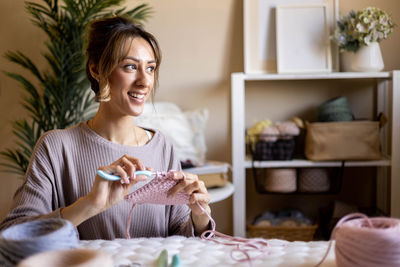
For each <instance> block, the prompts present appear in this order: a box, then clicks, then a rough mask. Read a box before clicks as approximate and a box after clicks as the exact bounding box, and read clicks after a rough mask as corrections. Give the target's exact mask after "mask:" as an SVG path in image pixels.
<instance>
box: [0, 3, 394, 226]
mask: <svg viewBox="0 0 400 267" xmlns="http://www.w3.org/2000/svg"><path fill="white" fill-rule="evenodd" d="M35 1H36V2H39V0H35ZM254 1H255V0H254ZM147 2H148V3H149V4H150V5H151V6H152V7H153V8H154V10H155V13H154V15H153V17H152V18H151V19H150V20H149V21H148V23H147V25H146V28H147V29H148V30H150V31H151V32H153V33H154V34H155V35H156V36H157V37H158V39H159V41H160V43H161V46H162V50H163V63H162V67H161V74H160V88H159V91H158V96H157V100H165V101H173V102H175V103H177V104H178V105H180V106H181V107H182V108H183V109H192V108H200V107H205V108H208V109H209V110H210V115H211V116H210V120H209V123H208V128H207V132H206V139H207V145H208V158H209V159H215V160H225V161H230V158H231V146H230V135H231V134H230V113H229V110H230V73H232V72H240V71H243V33H242V32H243V26H242V20H243V16H242V12H243V9H242V4H243V1H241V0H217V1H215V0H190V1H187V0H163V1H161V0H149V1H147ZM126 3H127V5H128V6H135V5H136V4H137V3H138V1H133V0H129V1H127V2H126ZM339 5H340V11H342V12H345V13H347V12H348V11H349V10H350V9H361V8H363V7H366V6H368V5H373V6H377V7H380V8H382V9H384V10H386V11H388V12H391V13H392V15H393V17H394V20H395V22H397V24H399V25H400V1H398V0H340V1H339ZM0 22H1V24H2V27H0V34H1V36H2V38H1V39H0V54H1V55H3V54H4V53H5V51H7V50H21V51H22V52H24V53H26V54H27V55H29V56H30V57H31V58H32V59H33V61H34V62H38V64H39V65H40V66H41V68H43V67H44V65H43V59H42V57H41V56H40V51H44V49H45V48H44V47H43V41H44V35H43V34H42V33H41V32H40V30H38V29H37V28H35V27H34V26H32V24H31V23H30V21H29V18H28V17H27V15H26V12H25V11H24V8H23V3H22V1H1V2H0ZM381 47H382V53H383V57H384V61H385V66H386V67H385V68H386V69H387V70H390V69H400V48H399V47H400V30H399V28H398V27H397V28H396V29H395V31H394V33H393V34H392V35H391V36H390V38H389V39H388V40H386V41H384V42H382V43H381ZM0 65H1V66H2V67H1V69H2V70H7V71H20V70H19V69H18V68H17V67H16V66H14V65H13V64H10V63H9V62H7V61H6V60H5V59H4V58H3V57H1V58H0ZM264 86H265V85H264V84H263V83H255V84H253V85H252V86H251V88H252V90H251V92H249V95H248V96H249V101H248V102H247V103H248V104H247V106H248V107H249V108H248V110H247V116H246V119H247V124H251V123H252V122H253V120H254V119H263V118H271V119H274V120H283V119H287V118H289V117H291V116H293V115H302V116H304V117H312V116H313V115H312V111H311V108H312V107H314V106H316V105H317V104H318V103H319V102H320V101H322V100H323V99H326V98H327V97H330V96H333V95H336V94H341V93H346V90H345V89H346V87H345V86H340V84H339V85H338V84H328V85H327V84H325V83H313V84H310V83H308V82H301V83H285V84H283V85H282V84H278V83H276V84H274V83H273V84H269V90H268V94H266V93H265V90H262V87H264ZM299 86H300V87H302V88H306V89H307V90H311V91H310V92H311V94H310V95H312V97H310V95H306V94H303V93H299V90H296V88H298V87H299ZM325 86H328V87H329V88H331V89H330V90H327V91H326V92H324V93H321V91H320V90H318V88H320V87H325ZM346 86H351V85H346ZM365 86H367V85H365ZM361 87H364V85H363V84H361ZM253 89H254V90H253ZM270 89H271V90H270ZM21 92H22V91H21V89H20V88H19V87H18V86H17V84H16V83H15V82H14V81H12V80H11V79H9V78H7V77H6V76H5V75H3V74H1V75H0V125H2V127H1V128H0V150H4V149H5V148H6V147H10V146H12V142H13V135H12V133H11V124H10V121H13V120H15V119H18V118H21V117H22V116H23V115H24V113H23V111H22V109H21V106H20V104H19V103H20V99H21ZM282 92H284V93H283V94H282ZM349 98H350V104H351V105H352V108H353V109H354V112H355V113H356V114H357V115H359V116H361V117H364V116H365V117H368V116H370V114H371V113H370V112H369V111H367V112H365V111H363V110H362V107H363V106H365V105H372V102H373V93H372V92H370V91H367V93H366V92H365V91H362V90H355V92H353V93H352V94H351V95H349ZM271 99H273V101H271V102H269V103H268V102H265V101H268V100H271ZM275 99H279V100H280V101H282V102H283V103H284V104H283V105H282V104H278V101H275ZM282 102H281V103H282ZM265 103H268V108H262V109H260V107H265V106H266V105H265ZM20 183H21V181H20V180H18V179H16V177H15V176H12V175H9V174H5V173H0V219H1V218H3V217H4V216H5V214H6V211H7V209H8V206H9V204H10V200H11V197H12V194H13V192H14V191H15V189H16V187H17V186H18V185H19V184H20ZM213 208H214V213H213V214H214V216H215V218H216V221H217V224H218V228H219V230H221V231H223V232H227V233H231V231H232V224H231V215H232V211H231V210H232V206H231V199H228V200H226V201H223V202H221V203H218V204H215V205H213Z"/></svg>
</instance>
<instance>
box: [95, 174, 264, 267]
mask: <svg viewBox="0 0 400 267" xmlns="http://www.w3.org/2000/svg"><path fill="white" fill-rule="evenodd" d="M99 174H100V175H101V176H102V177H103V178H104V174H102V173H99ZM172 174H173V171H170V172H153V173H152V174H151V176H152V177H153V178H152V179H151V180H150V181H149V182H148V183H146V184H145V185H143V186H142V187H140V188H138V189H136V190H135V191H133V192H132V193H130V194H128V195H127V196H125V200H126V201H129V202H130V203H132V208H131V211H130V212H129V219H128V222H127V228H126V236H127V238H128V239H129V238H130V234H129V226H130V223H131V217H132V212H133V209H134V207H135V205H136V204H143V203H149V204H162V205H179V204H188V203H189V195H188V194H186V193H185V192H183V191H180V192H179V193H177V194H176V195H175V196H174V197H168V191H169V190H170V189H171V188H172V187H174V186H175V185H176V184H177V183H178V182H179V180H175V179H173V178H172V177H173V176H172ZM145 175H147V174H145ZM148 176H150V175H148ZM106 179H108V178H106ZM196 204H197V205H198V206H199V208H200V209H201V210H202V211H203V213H205V214H206V215H207V216H208V218H209V219H210V222H211V230H207V231H205V232H203V233H202V235H201V238H202V239H205V240H210V241H213V242H215V243H219V244H223V245H229V246H234V247H235V248H234V249H233V250H232V251H231V257H232V259H234V260H236V261H239V262H244V261H248V262H249V264H250V265H251V259H254V258H257V257H259V256H261V255H262V254H263V253H266V252H267V250H266V249H267V246H268V243H267V242H266V241H265V240H261V239H246V238H239V237H231V236H228V235H225V234H222V233H219V232H217V231H216V230H215V227H216V224H215V221H214V220H213V218H212V217H211V216H210V214H209V213H208V212H207V211H206V210H205V209H204V208H203V207H202V206H201V205H200V203H198V202H197V203H196ZM250 252H251V253H252V255H251V256H250ZM254 252H256V254H254Z"/></svg>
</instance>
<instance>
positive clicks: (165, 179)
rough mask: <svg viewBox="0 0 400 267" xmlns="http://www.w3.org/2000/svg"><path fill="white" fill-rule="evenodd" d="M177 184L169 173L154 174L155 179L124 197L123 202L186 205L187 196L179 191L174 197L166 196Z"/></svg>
mask: <svg viewBox="0 0 400 267" xmlns="http://www.w3.org/2000/svg"><path fill="white" fill-rule="evenodd" d="M178 182H179V181H178V180H174V179H173V178H172V176H171V172H156V173H155V177H154V178H153V179H152V180H151V181H150V182H149V183H148V184H146V185H144V186H143V187H140V188H138V189H137V190H135V191H134V192H132V193H130V194H129V195H127V196H125V200H127V201H129V202H131V203H134V204H143V203H150V204H162V205H179V204H187V203H188V202H189V195H188V194H186V193H185V192H183V191H180V192H179V193H177V194H176V195H175V196H174V197H168V196H167V193H168V191H169V190H170V189H171V188H172V187H174V186H175V185H176V184H177V183H178Z"/></svg>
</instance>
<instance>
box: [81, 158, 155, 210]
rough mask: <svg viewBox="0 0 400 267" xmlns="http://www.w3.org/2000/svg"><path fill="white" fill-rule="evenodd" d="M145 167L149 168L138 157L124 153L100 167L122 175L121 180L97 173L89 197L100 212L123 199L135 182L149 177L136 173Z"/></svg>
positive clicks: (108, 171)
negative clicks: (103, 176)
mask: <svg viewBox="0 0 400 267" xmlns="http://www.w3.org/2000/svg"><path fill="white" fill-rule="evenodd" d="M145 169H148V168H145V167H144V166H143V164H142V163H141V161H140V160H139V159H138V158H135V157H132V156H129V155H124V156H122V157H121V158H119V159H118V160H116V161H115V162H113V163H112V164H110V165H108V166H103V167H100V168H99V170H102V171H104V172H107V173H111V174H114V175H117V176H120V177H121V180H119V181H109V180H106V179H103V178H102V177H100V176H99V175H98V174H97V175H96V178H95V180H94V183H93V186H92V189H91V190H90V192H89V194H88V196H87V197H88V198H89V200H90V202H91V203H92V205H93V207H94V208H96V209H98V210H99V212H102V211H104V210H107V209H108V208H110V207H111V206H113V205H115V204H117V203H118V202H119V201H121V200H122V199H123V198H124V197H125V196H126V195H127V194H128V193H129V190H130V188H131V187H132V186H133V185H134V184H136V183H137V182H139V181H143V180H146V179H147V177H146V176H144V175H137V176H136V177H135V175H134V173H135V171H137V170H145Z"/></svg>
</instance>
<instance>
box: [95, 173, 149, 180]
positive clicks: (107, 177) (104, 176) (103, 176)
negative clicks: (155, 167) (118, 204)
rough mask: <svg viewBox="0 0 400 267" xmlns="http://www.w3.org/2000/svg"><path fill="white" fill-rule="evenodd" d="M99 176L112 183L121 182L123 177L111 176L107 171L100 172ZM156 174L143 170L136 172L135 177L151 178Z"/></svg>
mask: <svg viewBox="0 0 400 267" xmlns="http://www.w3.org/2000/svg"><path fill="white" fill-rule="evenodd" d="M97 174H98V175H100V176H101V177H102V178H104V179H106V180H110V181H117V180H120V179H121V177H120V176H118V175H114V174H110V173H107V172H105V171H102V170H98V171H97ZM153 174H154V173H153V172H152V171H147V170H143V171H135V176H136V175H146V176H148V177H151V176H152V175H153Z"/></svg>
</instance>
